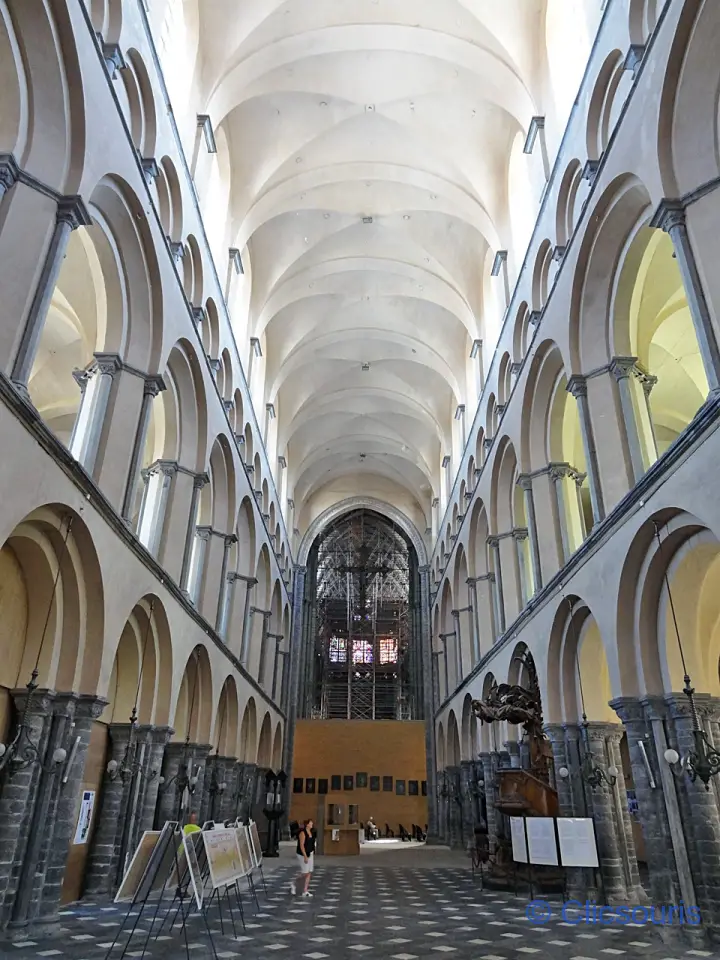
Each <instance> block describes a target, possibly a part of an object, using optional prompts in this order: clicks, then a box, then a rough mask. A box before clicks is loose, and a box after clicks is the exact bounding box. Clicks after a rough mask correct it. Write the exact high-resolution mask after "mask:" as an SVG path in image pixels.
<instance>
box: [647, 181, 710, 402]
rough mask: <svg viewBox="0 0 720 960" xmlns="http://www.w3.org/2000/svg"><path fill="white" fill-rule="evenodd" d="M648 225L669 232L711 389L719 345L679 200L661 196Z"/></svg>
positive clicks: (682, 207)
mask: <svg viewBox="0 0 720 960" xmlns="http://www.w3.org/2000/svg"><path fill="white" fill-rule="evenodd" d="M650 226H651V227H657V228H659V229H661V230H664V231H665V232H666V233H668V234H669V235H670V239H671V240H672V242H673V247H674V249H675V259H676V262H677V265H678V267H679V269H680V276H681V277H682V281H683V286H684V288H685V296H686V297H687V301H688V306H689V308H690V316H691V317H692V321H693V326H694V327H695V336H696V337H697V341H698V346H699V347H700V356H701V357H702V361H703V367H704V368H705V376H706V377H707V381H708V387H709V388H710V392H711V393H712V392H713V391H715V390H718V389H720V348H718V342H717V338H716V336H715V329H714V327H713V322H712V317H711V315H710V309H709V307H708V303H707V299H706V297H705V291H704V289H703V285H702V281H701V279H700V273H699V271H698V266H697V261H696V260H695V253H694V251H693V248H692V244H691V243H690V237H689V235H688V229H687V223H686V220H685V206H684V203H683V201H682V200H669V199H665V200H663V201H662V202H661V203H660V206H659V207H658V209H657V211H656V212H655V215H654V217H653V219H652V220H651V221H650Z"/></svg>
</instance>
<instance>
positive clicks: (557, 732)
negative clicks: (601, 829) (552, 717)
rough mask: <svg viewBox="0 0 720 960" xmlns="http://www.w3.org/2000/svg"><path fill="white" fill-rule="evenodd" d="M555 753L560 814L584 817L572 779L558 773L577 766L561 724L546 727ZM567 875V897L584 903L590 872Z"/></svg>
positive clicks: (574, 870)
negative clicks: (578, 806) (577, 804)
mask: <svg viewBox="0 0 720 960" xmlns="http://www.w3.org/2000/svg"><path fill="white" fill-rule="evenodd" d="M545 733H546V734H547V737H548V740H549V741H550V746H551V747H552V753H553V765H554V767H555V788H556V790H557V795H558V812H559V814H560V816H561V817H583V816H586V815H587V812H586V811H585V810H583V809H578V808H577V806H576V798H575V797H574V796H573V790H572V781H571V778H570V777H561V776H560V775H559V773H558V771H559V770H561V769H562V768H563V767H564V768H565V769H567V770H569V771H570V770H572V769H573V767H574V765H575V757H577V754H575V756H574V757H571V755H570V752H569V750H568V744H567V740H566V730H565V726H564V725H563V724H561V723H548V724H546V725H545ZM566 874H567V897H568V899H569V900H580V902H584V901H585V900H586V899H587V897H588V892H589V890H590V889H591V888H592V887H594V884H593V883H592V882H591V879H590V871H589V870H585V869H583V868H582V867H568V868H567V869H566Z"/></svg>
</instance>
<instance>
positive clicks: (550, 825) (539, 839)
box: [525, 817, 558, 867]
mask: <svg viewBox="0 0 720 960" xmlns="http://www.w3.org/2000/svg"><path fill="white" fill-rule="evenodd" d="M525 828H526V830H527V842H528V858H529V861H530V863H533V864H538V865H543V866H549V867H556V866H557V865H558V851H557V840H556V839H555V819H554V817H527V818H526V820H525Z"/></svg>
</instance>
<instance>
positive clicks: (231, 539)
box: [223, 533, 238, 547]
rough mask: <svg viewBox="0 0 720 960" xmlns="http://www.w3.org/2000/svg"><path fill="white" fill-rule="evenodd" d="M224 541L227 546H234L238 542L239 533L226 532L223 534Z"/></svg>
mask: <svg viewBox="0 0 720 960" xmlns="http://www.w3.org/2000/svg"><path fill="white" fill-rule="evenodd" d="M223 542H224V543H225V546H226V547H232V546H234V544H236V543H237V542H238V538H237V534H235V533H225V534H223Z"/></svg>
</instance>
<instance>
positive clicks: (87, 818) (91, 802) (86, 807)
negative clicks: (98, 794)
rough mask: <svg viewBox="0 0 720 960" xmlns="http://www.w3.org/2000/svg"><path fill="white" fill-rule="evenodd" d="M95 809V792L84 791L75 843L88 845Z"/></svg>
mask: <svg viewBox="0 0 720 960" xmlns="http://www.w3.org/2000/svg"><path fill="white" fill-rule="evenodd" d="M94 807H95V791H94V790H83V795H82V800H81V802H80V813H79V815H78V822H77V827H76V828H75V839H74V840H73V843H87V842H88V835H89V833H90V824H91V823H92V815H93V809H94Z"/></svg>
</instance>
